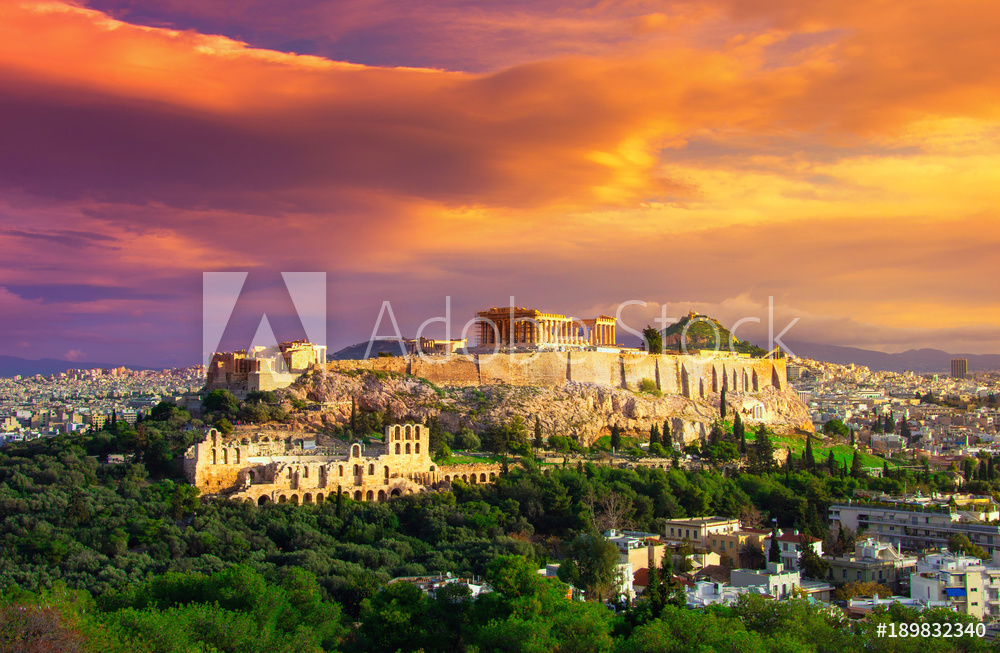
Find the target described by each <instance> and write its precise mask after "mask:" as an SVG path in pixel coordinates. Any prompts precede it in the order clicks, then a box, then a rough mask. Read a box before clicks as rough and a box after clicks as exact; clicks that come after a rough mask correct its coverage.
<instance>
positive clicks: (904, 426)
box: [899, 417, 913, 447]
mask: <svg viewBox="0 0 1000 653" xmlns="http://www.w3.org/2000/svg"><path fill="white" fill-rule="evenodd" d="M899 436H900V437H901V438H903V440H905V441H906V446H908V447H909V446H910V445H911V442H910V438H912V437H913V433H912V432H911V431H910V423H909V422H907V421H906V418H905V417H904V418H903V419H902V420H900V422H899Z"/></svg>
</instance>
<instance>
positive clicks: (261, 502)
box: [257, 495, 270, 506]
mask: <svg viewBox="0 0 1000 653" xmlns="http://www.w3.org/2000/svg"><path fill="white" fill-rule="evenodd" d="M268 501H270V499H268V498H267V497H265V496H263V495H261V497H260V498H259V499H257V505H258V506H262V505H264V504H265V503H267V502H268Z"/></svg>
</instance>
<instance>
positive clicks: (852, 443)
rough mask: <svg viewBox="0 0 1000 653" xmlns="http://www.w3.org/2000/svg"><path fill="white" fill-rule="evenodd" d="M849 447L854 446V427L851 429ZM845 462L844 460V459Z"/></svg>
mask: <svg viewBox="0 0 1000 653" xmlns="http://www.w3.org/2000/svg"><path fill="white" fill-rule="evenodd" d="M851 448H854V429H851ZM844 462H845V463H846V462H847V461H846V460H845V461H844Z"/></svg>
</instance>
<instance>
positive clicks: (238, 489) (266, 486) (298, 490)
mask: <svg viewBox="0 0 1000 653" xmlns="http://www.w3.org/2000/svg"><path fill="white" fill-rule="evenodd" d="M314 437H315V436H312V435H303V434H298V435H297V436H294V435H289V434H280V433H272V434H267V433H257V434H254V435H248V434H246V433H239V432H237V433H233V434H232V435H230V436H229V437H224V436H222V435H221V434H220V433H219V432H218V431H217V430H216V429H211V430H209V432H208V436H207V437H206V438H205V441H204V442H201V443H199V444H196V445H194V446H192V447H191V448H190V449H188V450H187V452H186V453H185V455H184V472H185V474H186V475H187V479H188V482H190V483H191V484H192V485H195V486H196V487H198V489H200V490H201V492H202V494H203V495H210V496H223V497H228V498H230V499H235V500H241V501H255V502H256V503H257V504H259V505H263V504H265V503H267V502H269V501H273V502H275V503H285V502H290V503H321V502H323V501H324V500H326V499H330V498H335V497H336V495H337V494H338V493H339V494H343V495H344V496H346V497H348V498H351V499H354V500H355V501H386V500H388V499H390V498H392V497H397V496H402V495H404V494H414V493H419V492H433V491H437V490H448V489H450V488H451V484H452V482H454V481H456V480H461V481H462V482H464V483H471V484H477V483H489V482H491V481H493V480H494V479H495V478H496V475H497V474H498V473H499V471H500V466H499V465H497V464H495V463H485V462H484V463H472V464H464V465H449V466H438V465H437V464H435V462H434V461H433V460H432V459H431V457H430V451H429V450H430V434H429V433H428V430H427V427H425V426H423V425H420V424H392V425H389V426H387V427H386V428H385V440H384V441H383V442H379V443H370V444H368V445H364V444H362V443H360V442H355V443H352V444H347V443H343V444H342V446H323V447H317V446H316V445H315V439H314Z"/></svg>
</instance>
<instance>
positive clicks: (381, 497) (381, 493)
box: [378, 490, 385, 503]
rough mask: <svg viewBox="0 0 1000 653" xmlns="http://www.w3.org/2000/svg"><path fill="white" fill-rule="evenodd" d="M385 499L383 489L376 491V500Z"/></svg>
mask: <svg viewBox="0 0 1000 653" xmlns="http://www.w3.org/2000/svg"><path fill="white" fill-rule="evenodd" d="M384 501H385V490H379V491H378V502H379V503H382V502H384Z"/></svg>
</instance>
